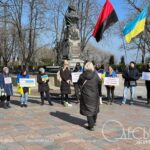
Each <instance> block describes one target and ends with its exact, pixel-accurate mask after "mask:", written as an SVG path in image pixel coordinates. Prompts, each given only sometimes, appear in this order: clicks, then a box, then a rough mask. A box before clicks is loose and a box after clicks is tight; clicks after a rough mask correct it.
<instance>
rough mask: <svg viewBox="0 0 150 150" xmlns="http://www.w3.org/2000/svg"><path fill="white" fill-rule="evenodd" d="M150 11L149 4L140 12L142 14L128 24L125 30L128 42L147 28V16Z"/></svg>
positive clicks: (124, 33)
mask: <svg viewBox="0 0 150 150" xmlns="http://www.w3.org/2000/svg"><path fill="white" fill-rule="evenodd" d="M147 13H148V6H147V7H146V8H145V9H144V10H143V11H142V12H141V13H140V15H139V16H138V17H137V18H135V19H134V20H133V21H131V22H130V23H129V24H127V25H126V26H125V28H124V30H123V35H124V36H125V39H126V41H127V43H130V42H131V40H132V38H134V37H136V36H137V35H138V34H140V33H141V32H142V31H144V29H145V23H146V16H147Z"/></svg>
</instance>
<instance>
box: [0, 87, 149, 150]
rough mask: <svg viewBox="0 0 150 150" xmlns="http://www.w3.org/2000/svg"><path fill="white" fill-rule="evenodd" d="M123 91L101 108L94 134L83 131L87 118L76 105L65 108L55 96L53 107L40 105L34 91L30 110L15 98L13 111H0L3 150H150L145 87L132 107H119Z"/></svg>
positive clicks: (0, 140) (117, 92) (0, 145)
mask: <svg viewBox="0 0 150 150" xmlns="http://www.w3.org/2000/svg"><path fill="white" fill-rule="evenodd" d="M122 90H123V87H117V88H116V91H115V93H116V102H115V104H113V105H112V106H110V105H106V104H103V105H101V112H100V114H99V116H98V120H97V126H96V128H95V131H93V132H91V131H88V130H86V129H85V128H84V126H85V124H86V118H85V117H84V116H81V115H80V114H79V105H77V104H74V103H73V107H71V108H64V107H63V106H61V105H60V104H59V98H56V97H55V96H53V100H54V106H53V107H51V106H49V105H47V104H46V105H45V106H40V99H39V98H38V97H34V96H35V95H36V96H37V94H35V95H34V92H33V93H32V94H33V95H34V96H33V97H31V98H30V100H29V107H28V108H20V107H19V97H13V98H12V108H11V109H9V110H4V109H3V108H0V150H150V108H149V107H147V106H146V105H145V99H144V98H145V97H146V91H145V87H143V86H139V87H138V88H137V91H138V92H137V95H138V96H142V97H140V98H141V99H140V100H137V101H136V102H135V105H133V106H130V105H128V104H127V105H123V106H120V101H121V96H122ZM103 91H104V94H105V93H106V91H105V88H103ZM52 92H53V93H58V91H57V90H56V89H55V90H54V91H52Z"/></svg>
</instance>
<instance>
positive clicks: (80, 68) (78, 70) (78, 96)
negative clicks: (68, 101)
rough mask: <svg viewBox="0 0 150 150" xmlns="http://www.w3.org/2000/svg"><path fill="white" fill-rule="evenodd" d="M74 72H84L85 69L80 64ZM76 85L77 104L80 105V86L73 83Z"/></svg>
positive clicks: (77, 64)
mask: <svg viewBox="0 0 150 150" xmlns="http://www.w3.org/2000/svg"><path fill="white" fill-rule="evenodd" d="M73 72H81V73H82V72H83V69H82V67H81V65H80V63H79V62H77V63H76V66H75V69H74V70H73ZM73 84H74V89H75V96H76V98H77V103H79V98H80V95H79V92H80V90H79V86H78V83H73Z"/></svg>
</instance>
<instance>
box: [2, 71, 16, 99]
mask: <svg viewBox="0 0 150 150" xmlns="http://www.w3.org/2000/svg"><path fill="white" fill-rule="evenodd" d="M6 77H10V76H9V74H4V73H3V74H0V88H3V89H4V91H5V93H6V94H7V96H12V95H13V86H12V83H11V84H5V82H4V78H6Z"/></svg>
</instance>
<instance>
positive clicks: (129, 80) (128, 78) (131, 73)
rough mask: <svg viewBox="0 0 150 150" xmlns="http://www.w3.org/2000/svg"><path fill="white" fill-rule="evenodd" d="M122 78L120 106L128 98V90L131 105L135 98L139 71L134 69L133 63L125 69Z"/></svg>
mask: <svg viewBox="0 0 150 150" xmlns="http://www.w3.org/2000/svg"><path fill="white" fill-rule="evenodd" d="M122 77H123V78H124V80H125V81H124V94H123V101H122V104H125V103H126V100H127V98H128V90H130V94H131V100H130V105H132V104H133V100H134V98H135V88H136V86H137V83H136V81H137V80H138V79H139V77H140V76H139V71H138V70H137V69H136V66H135V62H133V61H131V62H130V65H129V68H127V69H126V70H125V71H124V72H123V75H122Z"/></svg>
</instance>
